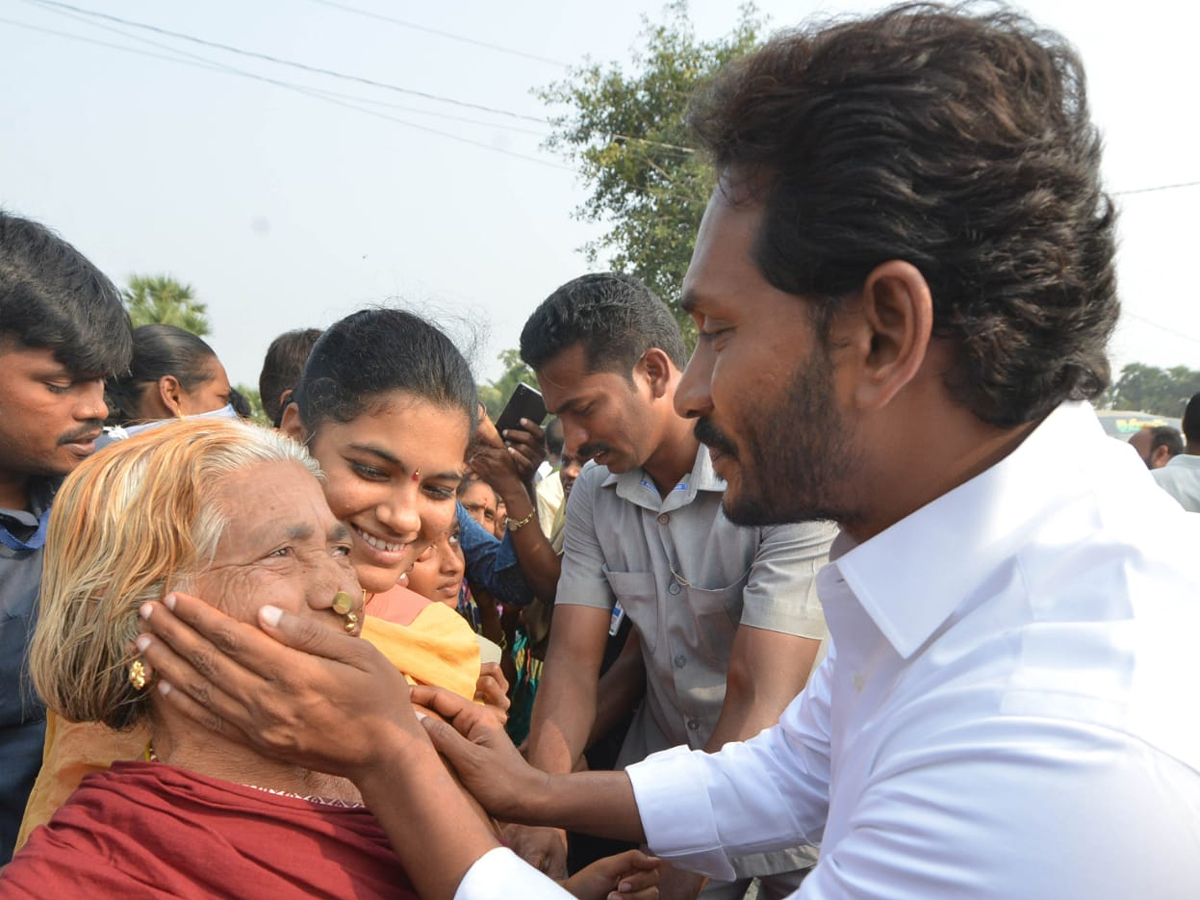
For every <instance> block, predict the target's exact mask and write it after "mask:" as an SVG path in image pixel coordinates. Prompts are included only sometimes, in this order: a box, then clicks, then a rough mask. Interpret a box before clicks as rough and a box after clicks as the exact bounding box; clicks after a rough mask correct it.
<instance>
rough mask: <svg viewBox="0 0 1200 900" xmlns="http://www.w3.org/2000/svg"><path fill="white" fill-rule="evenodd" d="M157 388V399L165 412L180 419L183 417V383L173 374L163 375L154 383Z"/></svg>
mask: <svg viewBox="0 0 1200 900" xmlns="http://www.w3.org/2000/svg"><path fill="white" fill-rule="evenodd" d="M155 387H156V388H157V389H158V399H159V401H160V402H161V403H162V405H163V406H164V407H166V409H167V412H169V413H170V414H171V415H173V416H176V417H178V418H180V419H182V418H183V394H184V390H183V385H181V384H180V383H179V379H178V378H176V377H175V376H174V375H164V376H162V377H161V378H160V379H158V384H157V385H155Z"/></svg>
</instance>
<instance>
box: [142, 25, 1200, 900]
mask: <svg viewBox="0 0 1200 900" xmlns="http://www.w3.org/2000/svg"><path fill="white" fill-rule="evenodd" d="M694 124H695V126H696V129H697V132H698V134H699V136H700V138H701V140H702V142H703V143H704V145H705V146H707V147H708V148H709V149H710V150H712V152H713V154H714V156H715V159H716V163H717V168H718V172H719V174H720V176H721V182H720V187H719V188H718V190H717V191H716V192H715V193H714V195H713V198H712V200H711V202H710V204H709V208H708V210H707V212H706V214H705V218H704V222H703V223H702V225H701V228H700V233H699V236H698V239H697V246H696V251H695V254H694V256H693V259H692V265H691V268H690V269H689V272H688V276H687V278H686V280H685V284H684V303H685V305H686V306H687V307H688V308H689V309H690V311H691V313H692V315H693V317H694V318H695V320H696V323H697V326H698V330H699V332H700V334H701V339H700V344H699V346H698V347H697V350H696V352H695V355H694V356H693V358H692V360H691V362H690V363H689V364H688V368H687V371H686V373H685V375H684V377H683V380H682V382H681V384H680V385H679V388H678V390H677V392H676V405H677V408H678V409H679V410H680V412H682V413H684V414H686V415H689V416H692V417H695V418H696V419H697V433H698V435H699V436H700V437H701V439H702V440H703V441H704V442H705V443H706V444H708V445H709V446H710V447H711V448H712V451H713V454H712V455H713V466H714V469H715V470H716V472H717V473H718V474H719V475H721V476H722V477H723V478H724V480H725V481H726V483H727V488H726V493H725V499H724V502H725V510H726V513H727V515H729V517H730V518H731V519H733V520H735V521H741V522H747V523H748V522H754V523H760V524H763V523H769V522H780V521H795V520H806V519H812V518H832V519H834V520H835V521H837V522H838V523H839V524H840V525H841V526H842V537H841V538H839V540H838V541H837V542H835V546H834V549H833V552H832V553H831V559H832V560H833V561H832V562H831V564H830V565H829V566H828V567H826V569H824V570H823V571H822V573H821V575H820V576H819V589H820V592H821V597H822V601H823V603H824V610H825V616H826V618H827V621H828V623H829V626H830V633H831V636H832V642H833V648H834V649H833V650H832V651H831V653H830V655H829V657H828V658H827V659H826V661H825V663H824V664H823V665H822V666H821V667H820V669H819V670H818V672H817V673H815V674H814V676H813V678H812V680H811V682H810V685H809V687H808V688H807V689H806V690H805V691H804V693H802V694H801V695H800V696H799V697H798V698H797V699H796V700H795V701H793V703H792V704H791V705H790V706H789V707H788V709H787V710H786V711H785V712H784V714H783V716H782V717H781V720H780V723H779V725H777V726H775V727H773V728H769V729H767V730H766V731H764V732H762V733H761V734H760V735H759V736H758V737H756V738H753V739H751V740H749V741H746V742H745V743H735V744H730V745H728V746H726V747H725V748H724V749H723V750H721V751H720V752H719V753H715V754H705V753H703V752H698V751H689V750H684V749H678V748H676V749H672V750H668V751H665V752H664V753H662V754H659V755H657V756H655V757H651V758H650V759H648V760H646V761H644V762H642V763H640V764H639V765H636V766H632V767H630V768H629V769H628V770H626V772H625V773H623V774H622V773H579V774H574V775H557V776H547V775H545V774H544V773H540V772H537V771H536V770H533V769H530V768H529V767H527V766H525V764H524V762H523V761H522V760H521V759H520V757H519V755H518V754H517V753H516V752H515V750H514V749H513V748H512V746H511V744H506V743H505V741H504V740H503V738H502V736H500V735H499V734H498V732H497V731H496V730H495V729H494V728H491V727H488V726H487V725H486V722H485V720H484V719H483V718H481V717H480V716H479V715H478V714H477V713H475V711H474V710H473V709H472V708H470V706H469V705H468V704H465V703H463V702H455V701H452V700H450V699H448V698H447V697H446V696H445V695H443V694H438V693H436V692H433V691H430V690H428V689H414V691H413V698H414V700H416V701H418V702H423V703H426V704H432V705H433V706H434V708H435V709H436V710H437V711H438V712H440V713H441V714H442V715H444V716H447V717H449V718H451V719H452V725H448V724H446V723H444V722H438V721H435V720H434V719H433V718H428V719H426V720H425V722H424V723H423V727H422V726H420V725H418V723H417V722H416V721H414V719H413V717H412V716H410V714H409V712H408V710H407V708H405V707H404V705H403V704H397V703H395V702H394V701H389V699H388V697H389V692H392V691H395V690H396V679H395V677H394V676H392V675H389V674H388V673H387V669H386V666H384V665H381V664H380V663H379V661H378V660H377V659H376V657H375V656H374V655H373V654H371V653H369V652H368V651H365V650H360V649H359V648H358V647H357V646H356V645H355V644H354V642H353V641H352V640H350V639H347V638H343V637H342V636H341V635H318V634H316V632H315V629H312V628H305V627H304V625H303V623H301V622H300V621H298V620H297V619H296V618H295V617H290V616H287V615H283V614H282V613H280V612H279V611H278V610H272V609H268V610H266V611H265V612H264V614H263V615H262V616H261V620H262V623H263V626H264V630H266V631H267V632H268V633H269V634H270V635H271V636H272V637H273V638H275V639H276V640H278V641H280V642H281V643H284V644H287V645H289V646H290V647H301V648H304V649H306V650H309V651H310V652H311V653H312V654H315V655H310V656H308V657H304V656H299V655H297V654H295V653H293V652H291V651H290V650H289V649H288V648H287V647H281V646H278V645H274V644H272V642H271V641H270V640H269V639H267V638H265V637H264V636H262V635H260V634H258V633H257V632H256V631H255V630H254V629H251V628H245V627H242V628H238V627H235V626H231V625H229V624H228V622H227V621H225V620H224V619H222V618H221V617H219V616H218V615H217V614H215V613H214V612H213V611H212V610H211V609H210V608H209V607H207V606H206V605H204V604H201V603H198V602H195V601H192V600H190V599H187V598H181V599H180V601H179V602H178V603H177V604H176V606H175V614H174V615H172V614H170V613H169V612H168V611H167V609H166V608H165V607H161V606H159V605H157V604H156V605H154V606H152V607H151V609H152V616H151V618H150V620H149V622H150V627H151V628H152V629H153V630H154V632H155V634H156V635H158V636H159V637H155V638H152V639H150V643H149V644H148V645H146V642H145V640H143V642H142V643H143V645H145V646H144V648H143V649H144V652H145V655H146V657H147V658H148V659H149V660H150V661H151V663H152V664H153V665H155V666H156V667H158V669H159V671H160V672H161V674H162V675H163V677H164V678H166V679H167V680H168V681H169V682H170V684H172V685H180V686H182V687H184V688H185V690H178V691H172V692H171V693H170V694H169V695H168V696H175V697H176V702H177V703H178V704H179V705H180V706H181V707H182V708H189V709H192V710H193V712H194V714H195V715H197V716H198V717H200V718H201V721H206V722H208V723H209V724H210V726H213V727H221V728H228V729H236V730H238V731H242V732H247V733H249V734H250V735H251V736H252V737H251V739H252V740H255V741H256V742H258V743H260V744H262V745H265V746H270V747H272V748H274V749H275V750H276V752H280V753H284V754H286V755H287V756H288V758H291V759H293V760H295V761H297V762H301V763H305V764H308V765H316V767H318V768H325V769H328V770H332V771H337V772H341V773H343V774H345V775H347V776H348V777H350V778H352V779H353V780H354V781H355V783H356V784H358V785H359V787H360V788H361V790H362V793H363V797H364V800H365V802H366V803H367V804H368V806H370V807H371V809H373V810H374V811H376V813H377V815H378V816H379V818H380V821H381V822H382V823H383V825H384V827H385V828H386V829H387V830H388V833H389V834H390V835H391V836H392V841H393V846H394V847H395V848H396V852H397V853H398V854H399V856H400V857H401V859H402V860H403V861H404V862H405V864H406V866H407V867H408V869H409V871H410V873H411V874H412V877H413V879H414V882H415V883H416V884H417V886H418V889H419V890H420V891H421V893H422V895H423V896H425V897H427V898H449V897H452V896H457V897H458V898H461V900H490V898H499V897H511V896H520V897H532V898H552V897H563V896H565V895H564V894H563V893H562V892H561V890H560V889H559V888H558V887H557V886H555V885H553V884H551V883H549V882H547V881H546V880H545V879H543V878H542V877H541V876H540V875H538V874H537V873H535V872H534V871H533V870H531V869H530V868H529V867H527V866H525V865H524V864H523V863H520V862H519V861H518V860H517V859H516V857H515V856H513V855H512V854H511V852H510V851H508V850H505V849H501V848H498V847H497V846H496V842H495V840H494V839H493V838H492V837H491V836H490V835H488V833H487V830H486V829H485V828H483V827H476V826H475V825H474V824H473V823H470V822H469V821H467V819H468V817H467V814H466V813H465V812H464V810H465V808H466V807H465V804H464V803H463V801H461V800H460V799H457V798H456V797H455V795H454V791H455V786H454V783H453V782H452V781H451V780H450V779H449V777H448V776H445V775H444V774H442V773H441V772H440V771H439V768H438V766H439V763H438V762H437V760H438V757H437V756H436V754H435V753H434V751H433V749H432V748H431V747H430V746H429V743H428V742H427V741H426V739H425V738H426V735H429V736H431V737H432V738H433V742H434V743H435V744H436V745H437V746H438V747H439V748H440V749H441V751H442V752H444V753H445V754H446V755H447V756H448V757H449V758H450V759H451V760H452V761H453V764H454V766H455V769H456V771H457V773H458V774H459V776H460V777H461V778H462V780H463V782H464V783H465V784H466V785H467V786H468V787H469V788H470V789H471V790H472V792H473V793H475V794H476V796H477V797H478V798H479V799H480V800H481V802H482V803H483V805H484V806H485V807H487V808H489V809H490V810H492V811H493V812H494V813H496V814H498V815H500V816H502V817H505V818H512V819H518V820H521V821H524V822H527V823H533V824H536V823H546V822H553V823H555V824H557V825H563V826H567V827H571V828H574V829H576V830H592V831H595V832H597V833H601V834H605V835H609V836H613V837H622V836H623V837H631V838H633V839H643V840H645V841H646V842H647V843H648V844H649V846H650V849H651V850H652V851H654V852H656V853H659V854H661V855H663V856H665V857H667V858H669V859H671V860H672V861H674V862H675V863H676V864H678V865H682V866H685V867H689V868H693V869H695V870H697V871H701V872H703V873H705V874H708V875H711V876H713V877H718V878H719V877H722V876H727V873H728V871H729V862H728V861H729V858H730V857H731V856H735V855H738V854H744V853H747V852H762V851H767V850H770V849H772V848H775V847H778V846H783V845H786V844H788V843H795V842H796V841H797V840H813V841H817V842H819V843H820V845H821V857H820V861H819V862H818V864H817V866H816V868H815V870H814V872H813V874H812V875H811V876H809V878H808V879H807V880H806V881H805V882H804V884H803V885H802V887H801V888H800V891H799V893H798V895H799V896H800V897H801V898H804V900H834V898H837V900H848V898H855V900H874V898H879V900H882V898H911V900H930V898H934V900H950V898H955V900H957V898H995V900H1000V898H1012V897H1020V898H1023V900H1028V898H1032V900H1050V898H1054V900H1128V898H1131V897H1139V898H1140V897H1147V898H1151V897H1152V898H1155V900H1191V898H1195V897H1197V896H1200V862H1198V861H1200V827H1198V826H1197V823H1198V822H1200V726H1197V724H1196V721H1195V716H1194V715H1192V712H1191V710H1192V708H1193V707H1194V693H1195V685H1196V683H1197V682H1198V680H1200V663H1198V662H1197V661H1196V655H1195V653H1194V648H1193V647H1192V643H1193V640H1194V636H1195V635H1196V634H1197V632H1198V631H1200V576H1198V575H1197V573H1196V572H1195V567H1194V565H1193V564H1192V563H1191V558H1190V554H1191V553H1193V552H1195V550H1194V548H1195V547H1196V546H1198V542H1200V522H1198V521H1197V520H1196V517H1194V516H1191V515H1188V514H1186V513H1184V512H1183V511H1182V510H1180V509H1179V508H1178V507H1177V506H1176V505H1175V504H1173V503H1172V502H1171V501H1170V499H1169V498H1167V497H1165V496H1164V495H1163V494H1162V493H1161V492H1158V491H1156V490H1155V489H1154V487H1153V485H1152V484H1151V483H1150V481H1149V480H1148V479H1147V478H1146V475H1145V468H1144V467H1143V465H1142V464H1141V463H1140V462H1139V461H1138V460H1137V459H1136V458H1135V457H1134V456H1133V454H1130V453H1129V452H1128V450H1126V449H1124V448H1121V447H1119V445H1118V444H1117V443H1116V442H1113V441H1111V440H1108V439H1107V438H1105V437H1104V436H1103V433H1102V431H1101V429H1100V427H1099V425H1098V424H1097V423H1096V422H1095V419H1094V416H1092V415H1091V413H1090V411H1089V410H1088V408H1087V406H1086V402H1085V401H1087V400H1089V399H1091V398H1093V397H1095V396H1097V395H1098V394H1099V393H1100V392H1101V391H1102V390H1103V389H1104V386H1105V385H1106V384H1107V382H1108V380H1109V377H1110V372H1109V366H1108V361H1107V357H1106V352H1105V347H1106V344H1107V341H1108V338H1109V336H1110V334H1111V332H1112V329H1113V327H1114V325H1115V323H1116V319H1117V313H1118V307H1117V301H1116V286H1115V273H1114V241H1113V229H1114V219H1113V215H1112V212H1111V207H1110V205H1109V203H1108V201H1107V199H1106V198H1105V196H1104V194H1103V193H1102V192H1101V190H1100V187H1099V165H1100V153H1099V146H1100V141H1099V136H1098V134H1097V133H1096V131H1095V129H1094V127H1093V126H1092V125H1091V122H1090V120H1089V117H1088V110H1087V104H1086V97H1085V91H1084V87H1083V74H1082V70H1081V66H1080V63H1079V61H1078V59H1077V58H1076V56H1075V54H1074V52H1073V51H1072V50H1071V48H1070V47H1069V46H1067V45H1066V44H1065V42H1063V41H1062V40H1061V39H1060V38H1058V37H1057V36H1056V35H1053V34H1050V33H1047V32H1044V31H1040V30H1038V29H1037V28H1036V27H1035V26H1034V25H1032V24H1031V23H1029V22H1028V21H1027V20H1024V19H1022V18H1020V17H1018V16H1016V15H1015V14H1012V13H1007V12H1003V13H997V14H993V15H990V16H980V17H974V16H968V15H965V14H963V13H961V12H955V11H948V10H943V9H939V8H932V9H931V8H925V7H917V8H911V7H910V8H903V7H902V8H899V9H897V10H893V11H889V12H885V13H881V14H878V15H877V16H874V17H872V18H869V19H866V20H862V21H853V22H842V23H841V24H839V25H836V26H832V27H829V28H826V29H824V30H821V31H817V32H812V31H809V32H792V33H789V34H786V35H783V36H781V37H780V38H777V39H776V40H774V41H772V42H771V43H770V44H768V45H767V46H766V47H765V48H763V49H762V50H760V51H758V52H757V53H755V54H754V55H752V56H751V57H749V58H748V59H747V60H745V61H744V62H742V63H739V64H737V65H736V66H735V67H732V68H731V69H730V70H728V71H727V72H726V74H725V75H724V76H723V77H722V78H720V79H718V81H717V83H716V84H715V85H714V86H713V87H712V88H711V89H710V91H709V92H708V94H707V95H706V96H705V97H704V98H702V100H701V102H700V103H699V104H698V106H697V107H696V112H695V114H694ZM160 611H161V612H160ZM180 619H183V620H185V621H186V622H187V623H191V624H192V625H193V626H194V628H197V629H199V630H200V632H202V633H206V634H210V635H214V636H219V638H218V639H219V640H220V642H221V645H222V646H226V647H229V646H232V647H233V648H234V655H235V656H236V658H237V660H239V661H240V662H234V661H233V660H231V659H228V658H226V657H224V656H221V655H219V654H216V652H215V649H214V647H213V646H212V644H211V643H210V642H209V641H207V640H205V639H204V638H203V637H201V636H199V635H197V634H196V633H195V632H194V631H193V630H192V629H190V628H187V627H184V626H183V625H182V624H181V622H180ZM160 637H161V638H164V639H166V641H168V642H169V643H170V644H171V645H173V646H174V647H175V648H176V649H177V650H178V651H180V654H181V657H182V658H191V659H199V660H202V661H203V662H204V663H205V666H204V668H205V673H206V674H205V676H204V677H200V676H198V675H197V674H196V673H195V672H194V671H193V670H192V669H191V667H189V666H187V665H186V664H184V663H182V661H181V658H180V657H177V656H176V655H175V654H174V653H173V652H172V651H171V650H169V649H168V648H167V646H166V643H164V640H160V639H159V638H160ZM257 673H265V674H257ZM197 697H198V698H200V699H201V700H202V701H204V706H200V705H199V704H198V703H197V700H196V699H195V698H197ZM459 732H463V733H465V734H466V735H467V736H468V739H464V738H463V737H462V736H461V735H460V734H459ZM332 734H336V735H337V739H336V740H332V739H331V738H330V737H329V735H332ZM1114 847H1119V851H1117V852H1114Z"/></svg>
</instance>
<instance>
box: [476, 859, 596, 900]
mask: <svg viewBox="0 0 1200 900" xmlns="http://www.w3.org/2000/svg"><path fill="white" fill-rule="evenodd" d="M513 897H521V898H522V900H575V898H574V897H573V896H572V895H571V894H568V893H567V892H566V891H565V890H563V889H562V888H561V887H559V886H558V884H556V883H555V882H553V881H551V880H550V879H549V878H547V877H546V876H545V875H543V874H542V873H541V872H539V871H538V870H537V869H535V868H534V867H533V866H531V865H529V864H528V863H525V862H523V861H522V860H521V858H520V857H518V856H517V855H516V854H515V853H513V852H512V851H511V850H508V849H506V848H504V847H497V848H496V849H495V850H489V851H488V852H487V853H485V854H484V855H483V856H481V857H479V859H477V860H476V861H475V864H474V865H473V866H471V868H469V869H467V874H466V875H464V876H463V880H462V881H460V882H459V883H458V890H457V891H455V892H454V900H511V898H513Z"/></svg>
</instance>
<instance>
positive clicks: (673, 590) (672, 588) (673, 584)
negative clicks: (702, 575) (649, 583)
mask: <svg viewBox="0 0 1200 900" xmlns="http://www.w3.org/2000/svg"><path fill="white" fill-rule="evenodd" d="M667 593H670V594H678V593H679V582H678V581H672V582H671V585H670V587H668V588H667Z"/></svg>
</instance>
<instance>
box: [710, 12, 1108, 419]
mask: <svg viewBox="0 0 1200 900" xmlns="http://www.w3.org/2000/svg"><path fill="white" fill-rule="evenodd" d="M990 9H991V10H994V9H995V7H994V6H992V7H990ZM973 11H974V7H971V6H966V7H957V8H946V7H942V6H936V5H931V4H914V5H908V6H900V7H897V8H894V9H890V10H888V11H885V12H883V13H880V14H878V15H875V16H871V17H868V18H864V19H858V20H854V21H847V22H842V23H838V24H835V25H833V26H831V27H823V28H817V29H811V30H810V29H806V30H804V31H797V32H792V33H787V34H784V35H782V36H780V37H777V38H775V39H773V40H771V41H770V42H769V43H768V44H767V45H766V46H764V47H763V48H762V49H761V50H759V51H757V52H755V53H753V54H751V55H750V56H748V57H746V58H745V59H743V60H740V61H738V62H735V63H733V64H732V65H730V66H728V67H727V68H726V70H725V71H724V72H723V73H722V74H720V75H718V76H717V78H716V79H715V81H714V82H713V83H712V85H711V86H710V87H709V88H708V89H707V91H705V92H702V93H701V94H700V95H699V97H698V99H697V101H696V103H695V104H694V106H693V110H692V113H691V121H692V125H693V127H694V129H695V131H696V133H697V135H698V137H699V139H700V141H701V143H702V144H703V145H704V146H706V147H707V148H708V149H709V151H710V152H711V153H712V155H713V157H714V159H715V162H716V165H717V169H718V172H719V174H720V175H721V178H722V185H723V189H725V190H726V194H727V196H729V197H730V198H731V199H732V200H733V201H734V202H746V201H748V202H761V203H762V204H763V207H764V214H763V224H762V228H761V232H760V234H759V236H758V242H757V247H756V251H755V256H756V262H757V264H758V267H759V270H760V271H761V272H762V274H763V277H764V278H765V279H766V280H767V281H768V282H770V283H771V284H772V285H773V286H774V287H776V288H778V289H780V290H782V291H786V292H787V293H790V294H794V295H796V296H797V297H798V298H802V299H801V300H800V301H799V302H801V303H802V304H803V305H805V306H806V307H807V309H808V310H809V311H810V312H811V313H813V315H814V321H815V322H816V323H817V325H818V327H819V328H820V329H821V330H822V331H826V333H827V328H828V323H829V321H830V320H831V317H832V316H833V315H835V314H836V311H837V308H838V305H839V303H840V302H842V300H843V299H844V298H846V297H848V296H852V295H854V294H855V293H856V292H857V291H858V290H859V289H861V287H862V285H863V282H864V281H865V279H866V277H867V275H868V274H870V272H871V271H872V269H874V268H875V267H876V266H878V265H880V264H881V263H883V262H886V261H888V260H905V261H907V262H909V263H911V264H912V265H914V266H915V267H916V268H917V269H919V270H920V272H921V274H922V275H923V276H924V278H925V280H926V282H927V283H928V284H929V287H930V290H931V293H932V295H933V306H934V323H933V328H934V336H935V337H939V338H945V339H946V340H947V341H949V342H950V343H951V344H952V346H953V347H954V350H955V353H956V357H957V358H956V360H955V365H954V367H953V368H952V370H951V371H950V372H949V373H948V375H947V386H948V387H949V389H950V390H951V392H952V394H953V395H954V396H955V397H956V398H957V399H958V401H959V402H960V403H962V404H963V405H964V406H966V407H968V408H969V409H970V410H971V411H972V412H973V413H974V414H975V415H976V416H977V417H978V418H980V419H982V420H983V421H985V422H990V423H992V424H994V425H999V426H1002V427H1011V426H1014V425H1017V424H1020V423H1024V422H1030V421H1034V420H1036V419H1038V418H1039V417H1041V416H1043V415H1045V414H1046V413H1047V412H1049V411H1050V410H1051V409H1053V408H1054V407H1055V406H1057V405H1058V404H1059V403H1060V402H1061V401H1063V400H1067V399H1091V398H1094V397H1096V396H1097V395H1098V394H1099V393H1100V392H1101V391H1103V390H1104V388H1105V387H1106V386H1107V384H1108V382H1109V378H1110V370H1109V362H1108V358H1107V355H1106V345H1107V343H1108V338H1109V336H1110V334H1111V333H1112V330H1113V327H1114V325H1115V324H1116V321H1117V313H1118V310H1119V305H1118V302H1117V293H1116V277H1115V270H1114V259H1113V257H1114V224H1115V223H1114V213H1113V208H1112V205H1111V203H1110V202H1109V199H1108V197H1107V196H1106V195H1105V194H1104V192H1103V190H1102V189H1101V184H1100V135H1099V133H1098V132H1097V130H1096V128H1095V126H1094V125H1093V124H1092V121H1091V118H1090V116H1089V113H1088V103H1087V92H1086V89H1085V80H1084V73H1083V66H1082V63H1081V62H1080V61H1079V58H1078V56H1077V55H1076V53H1075V51H1074V50H1073V49H1072V48H1071V47H1070V46H1069V45H1068V44H1067V43H1066V42H1065V41H1064V40H1063V39H1062V38H1061V37H1060V36H1058V35H1057V34H1054V33H1052V32H1048V31H1043V30H1041V29H1038V28H1037V27H1036V26H1035V25H1034V24H1033V23H1031V22H1030V21H1029V20H1028V19H1025V18H1023V17H1022V16H1020V15H1018V14H1016V13H1013V12H1008V11H999V12H995V11H992V12H988V13H986V14H983V15H975V14H973Z"/></svg>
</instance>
